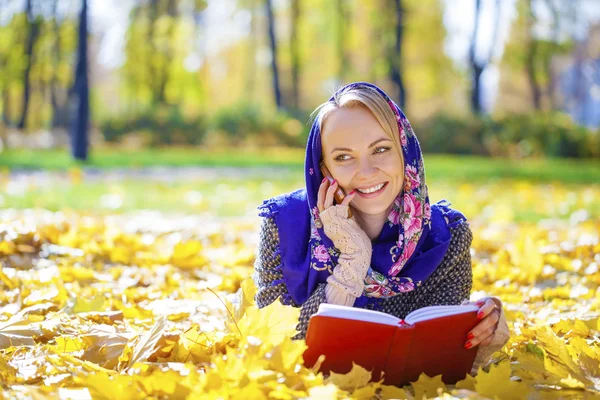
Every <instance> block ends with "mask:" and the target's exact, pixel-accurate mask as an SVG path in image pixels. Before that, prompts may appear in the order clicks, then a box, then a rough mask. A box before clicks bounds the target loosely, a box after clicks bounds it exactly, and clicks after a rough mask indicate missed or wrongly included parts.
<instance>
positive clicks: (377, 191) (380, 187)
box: [356, 182, 389, 199]
mask: <svg viewBox="0 0 600 400" xmlns="http://www.w3.org/2000/svg"><path fill="white" fill-rule="evenodd" d="M388 183H389V182H385V183H383V184H381V183H380V184H379V185H375V186H373V187H371V188H368V189H356V195H357V196H360V197H362V198H365V199H372V198H373V197H377V196H379V195H380V194H381V193H383V191H384V190H385V188H386V187H387V185H388ZM374 189H375V190H374ZM361 190H364V191H363V192H361ZM365 192H366V193H365Z"/></svg>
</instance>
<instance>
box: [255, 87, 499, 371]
mask: <svg viewBox="0 0 600 400" xmlns="http://www.w3.org/2000/svg"><path fill="white" fill-rule="evenodd" d="M315 113H316V118H315V121H314V123H313V126H312V129H311V132H310V135H309V138H308V143H307V147H306V158H305V180H306V188H305V189H301V190H297V191H295V192H292V193H288V194H284V195H280V196H277V197H275V198H272V199H269V200H266V201H265V202H264V203H263V204H262V205H261V206H260V207H259V210H260V215H261V216H262V217H264V219H263V224H262V230H261V238H260V244H259V254H258V257H257V260H256V264H255V281H256V283H257V286H258V292H257V295H256V301H257V304H258V306H259V307H264V306H266V305H268V304H270V303H272V302H273V301H275V300H276V299H280V301H281V302H282V303H283V304H288V305H291V306H295V307H301V313H300V320H299V324H298V327H297V329H298V330H299V334H298V335H297V338H303V337H305V334H306V329H307V326H308V321H309V319H310V316H311V315H313V314H314V313H315V312H316V311H317V310H318V307H319V305H320V304H321V303H333V304H339V305H345V306H353V307H360V308H366V309H372V310H380V311H383V312H385V313H388V314H392V315H394V316H396V317H398V318H405V317H406V315H407V314H408V313H410V312H411V311H413V310H416V309H419V308H422V307H426V306H432V305H453V304H454V305H458V304H463V303H466V302H468V299H469V296H470V291H471V288H472V279H473V276H472V271H471V257H470V250H469V247H470V244H471V241H472V233H471V230H470V228H469V224H468V223H467V221H466V218H465V216H464V215H463V214H461V213H460V212H458V211H456V210H454V209H452V208H450V207H449V204H448V203H447V202H440V203H436V204H430V202H429V196H428V188H427V185H426V183H425V169H424V165H423V157H422V154H421V149H420V145H419V142H418V140H417V138H416V136H415V135H414V132H413V131H412V127H411V125H410V123H409V122H408V120H407V119H406V117H405V116H404V114H403V113H402V111H401V110H400V108H398V106H397V105H396V104H395V103H394V102H393V101H391V100H390V99H389V97H388V96H387V95H386V94H385V93H384V92H383V91H382V90H381V89H379V88H378V87H376V86H374V85H372V84H369V83H364V82H358V83H353V84H349V85H347V86H345V87H343V88H342V89H340V90H338V91H337V92H336V93H335V94H334V95H333V97H332V98H331V99H330V100H329V101H328V102H326V103H325V104H323V105H321V106H320V107H319V108H317V110H316V111H315ZM320 163H324V164H325V166H326V168H327V169H328V170H329V171H330V172H331V175H332V176H331V178H327V177H325V178H324V177H323V174H322V173H321V171H320V168H319V166H320ZM340 188H341V189H342V190H343V191H344V192H345V193H346V194H347V196H345V198H344V199H343V200H342V201H341V203H339V204H334V193H335V192H336V191H337V190H339V189H340ZM349 209H351V210H352V213H350V214H349V213H348V211H349ZM478 306H479V307H480V309H479V314H478V317H479V320H480V322H479V323H478V324H477V326H475V327H474V328H473V329H472V330H471V331H470V332H469V333H468V334H467V336H466V337H465V347H466V348H467V349H469V348H471V347H474V346H478V349H477V358H476V359H475V363H474V365H473V371H476V370H477V368H478V367H479V366H481V365H482V364H483V363H484V362H485V361H487V360H488V359H489V358H490V356H491V354H492V353H493V352H494V351H496V350H498V349H500V348H501V347H502V346H503V345H504V343H506V341H507V340H508V326H507V324H506V320H505V318H504V313H503V311H502V304H501V302H500V301H499V300H498V299H495V298H488V299H486V300H485V301H483V302H480V303H479V304H478Z"/></svg>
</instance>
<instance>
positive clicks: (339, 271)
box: [317, 178, 373, 306]
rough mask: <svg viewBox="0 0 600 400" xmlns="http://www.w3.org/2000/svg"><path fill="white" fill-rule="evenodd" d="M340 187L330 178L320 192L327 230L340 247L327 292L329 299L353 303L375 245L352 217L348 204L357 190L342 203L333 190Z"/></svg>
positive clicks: (338, 247)
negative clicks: (338, 202) (336, 201)
mask: <svg viewBox="0 0 600 400" xmlns="http://www.w3.org/2000/svg"><path fill="white" fill-rule="evenodd" d="M337 189H338V183H337V182H336V181H335V180H334V181H333V182H332V183H331V184H329V182H328V180H327V178H326V179H324V180H323V182H321V187H320V188H319V194H318V196H317V207H318V209H319V218H320V220H321V223H322V224H323V230H324V231H325V234H326V235H327V237H328V238H329V239H331V241H332V242H333V244H334V246H335V247H337V249H338V250H339V251H340V256H339V258H338V264H337V265H336V266H335V268H334V269H333V273H332V275H330V276H329V277H328V278H327V286H326V288H325V295H326V299H327V302H328V303H333V304H341V305H346V306H352V305H353V304H354V301H355V299H356V298H357V297H360V296H361V294H362V292H363V289H364V280H365V276H366V275H367V271H368V270H369V266H370V265H371V254H372V251H373V247H372V245H371V240H370V239H369V237H368V236H367V234H366V233H365V231H364V230H362V229H361V227H360V226H359V225H358V224H357V223H356V221H355V220H354V218H348V207H349V204H350V202H351V201H352V199H353V198H354V195H355V193H353V192H350V193H348V196H346V197H345V198H344V200H343V201H342V204H339V205H333V193H335V191H336V190H337Z"/></svg>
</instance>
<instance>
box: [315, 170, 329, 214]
mask: <svg viewBox="0 0 600 400" xmlns="http://www.w3.org/2000/svg"><path fill="white" fill-rule="evenodd" d="M328 187H329V179H327V178H324V179H323V181H321V185H320V186H319V192H318V193H317V208H318V209H319V212H323V210H325V206H324V203H325V194H326V193H327V188H328Z"/></svg>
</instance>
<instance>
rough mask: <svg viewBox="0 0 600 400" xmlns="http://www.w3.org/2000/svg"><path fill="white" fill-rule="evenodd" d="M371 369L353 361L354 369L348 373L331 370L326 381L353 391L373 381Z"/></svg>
mask: <svg viewBox="0 0 600 400" xmlns="http://www.w3.org/2000/svg"><path fill="white" fill-rule="evenodd" d="M371 376H372V374H371V371H368V370H366V369H365V368H363V367H361V366H360V365H358V364H355V363H352V369H351V370H350V372H348V373H346V374H338V373H335V372H333V371H332V372H331V373H330V375H329V377H328V378H327V379H326V380H325V382H326V383H333V384H335V385H337V386H338V387H339V388H340V389H342V390H348V391H352V390H355V389H357V388H360V387H363V386H365V385H366V384H368V383H369V382H370V381H371Z"/></svg>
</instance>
